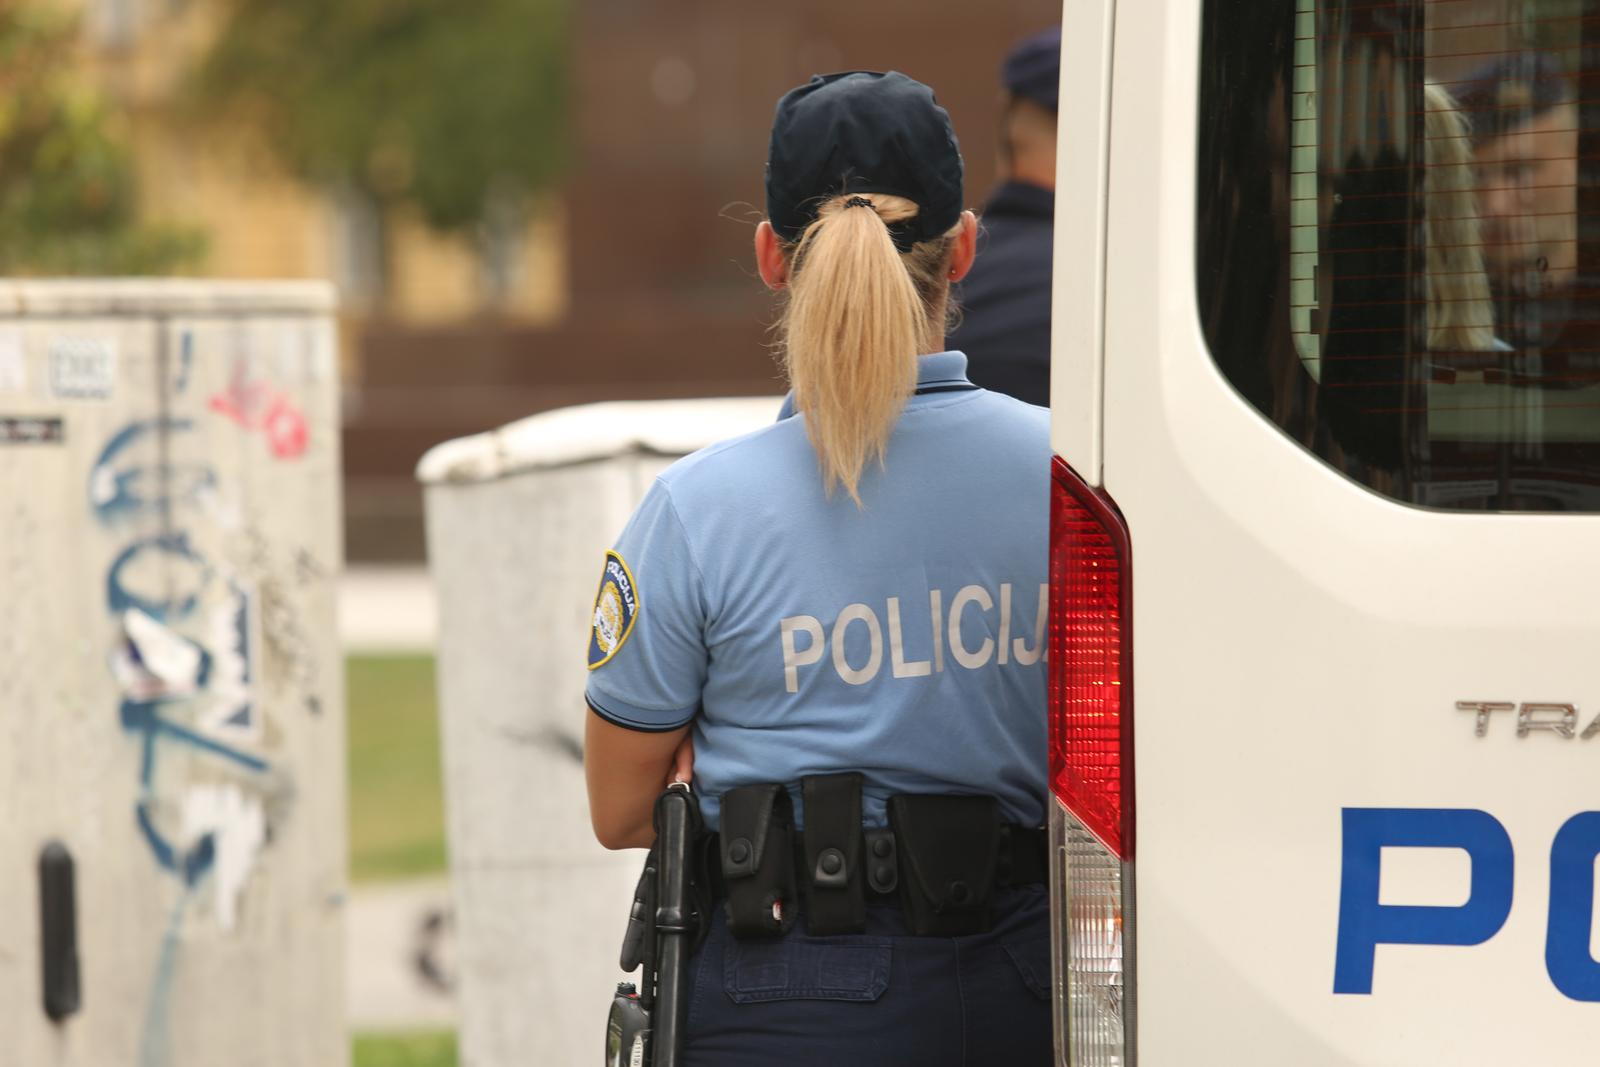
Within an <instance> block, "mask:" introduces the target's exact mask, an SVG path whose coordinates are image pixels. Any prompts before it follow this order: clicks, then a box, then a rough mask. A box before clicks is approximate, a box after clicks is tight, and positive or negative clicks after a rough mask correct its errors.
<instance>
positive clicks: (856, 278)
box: [778, 193, 959, 506]
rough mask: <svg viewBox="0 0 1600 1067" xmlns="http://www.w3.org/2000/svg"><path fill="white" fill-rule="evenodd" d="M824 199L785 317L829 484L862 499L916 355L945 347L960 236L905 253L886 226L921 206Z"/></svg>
mask: <svg viewBox="0 0 1600 1067" xmlns="http://www.w3.org/2000/svg"><path fill="white" fill-rule="evenodd" d="M847 199H849V198H847V197H843V196H840V197H835V198H834V199H832V200H830V201H828V202H827V203H825V204H823V205H822V208H821V210H820V211H819V212H818V214H817V218H816V220H815V221H814V222H812V223H811V225H810V226H808V227H806V230H805V232H804V233H803V234H801V235H800V240H799V241H797V242H795V245H794V247H793V249H792V252H791V255H790V261H789V262H790V269H789V286H788V305H787V307H786V308H785V310H784V315H783V318H782V320H781V321H780V322H779V324H778V330H779V338H780V343H781V345H782V348H783V355H784V365H785V367H786V369H787V371H788V374H789V382H790V385H791V386H792V387H793V389H794V396H795V405H796V407H797V408H798V409H799V410H800V411H801V412H802V413H803V414H804V415H805V418H806V433H807V434H808V435H809V436H810V438H811V444H812V447H813V448H815V449H816V452H817V463H818V466H819V467H820V468H821V471H822V482H823V489H824V491H825V492H826V493H827V494H829V495H830V496H831V495H832V493H833V491H834V489H835V488H837V487H838V486H841V485H842V486H843V487H844V489H845V491H846V492H847V493H849V494H850V498H851V499H852V500H854V501H855V502H856V504H857V505H858V506H859V505H860V504H861V494H860V484H861V474H862V471H863V470H864V469H865V468H866V465H867V463H868V462H869V461H871V460H874V459H876V460H877V461H878V462H879V463H882V462H883V458H884V453H885V451H886V450H887V448H888V445H889V435H890V434H891V433H892V432H893V431H894V425H895V422H896V421H898V419H899V417H900V412H901V410H902V409H903V408H904V407H905V403H906V399H907V398H908V397H910V395H911V393H912V391H913V390H914V389H915V387H916V381H917V356H918V355H920V354H921V353H924V352H935V351H938V350H939V349H941V348H942V347H944V331H945V321H944V317H945V305H946V297H947V294H948V291H949V287H948V286H947V284H946V283H945V269H946V264H947V262H948V260H949V256H950V246H951V235H952V234H954V233H955V232H957V231H958V230H959V226H958V227H957V229H956V230H952V231H951V234H946V235H945V236H944V237H942V238H940V239H938V240H935V241H927V242H924V243H922V244H918V245H914V246H912V249H911V251H909V252H907V253H905V254H904V255H902V254H901V253H900V251H899V250H898V249H897V248H896V247H895V245H894V241H893V240H892V239H891V237H890V236H889V230H888V226H887V224H889V223H893V222H898V221H900V220H902V219H908V218H910V217H912V216H913V215H915V214H916V213H917V205H916V204H914V203H912V202H911V201H910V200H906V199H904V198H903V197H898V196H889V195H886V194H882V193H873V194H871V195H870V196H868V197H867V199H869V200H870V201H871V203H872V206H871V207H864V206H860V205H858V206H856V207H847V206H845V205H846V202H847Z"/></svg>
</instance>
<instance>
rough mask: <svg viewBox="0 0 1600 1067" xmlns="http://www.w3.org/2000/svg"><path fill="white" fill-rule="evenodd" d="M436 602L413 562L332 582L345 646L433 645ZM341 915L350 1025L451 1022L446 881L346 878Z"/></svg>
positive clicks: (352, 572)
mask: <svg viewBox="0 0 1600 1067" xmlns="http://www.w3.org/2000/svg"><path fill="white" fill-rule="evenodd" d="M438 624H439V622H438V609H437V607H436V604H435V601H434V596H433V584H432V580H431V578H430V577H429V575H428V572H427V571H426V570H425V569H424V568H422V567H420V566H418V567H359V566H358V567H350V568H348V569H347V570H346V571H345V574H344V576H343V577H342V578H341V580H340V582H339V637H340V640H341V642H342V644H343V645H344V649H345V652H346V653H347V654H349V653H366V654H374V653H377V654H383V653H416V652H432V651H433V647H434V641H435V637H436V635H437V633H438ZM349 901H350V904H349V909H348V911H347V913H346V916H345V946H346V954H345V961H346V962H345V998H346V1006H347V1015H348V1018H349V1025H350V1028H351V1029H352V1030H357V1031H370V1030H412V1029H433V1028H447V1027H452V1026H454V1025H455V1022H456V1006H455V996H454V994H453V993H452V992H451V991H450V988H449V986H450V984H451V981H452V979H453V977H454V973H455V951H454V948H455V944H454V932H453V929H452V927H451V925H450V918H449V916H450V883H449V879H448V878H447V877H445V876H443V875H441V876H439V877H437V878H428V879H423V880H419V881H405V882H385V883H377V884H370V883H369V884H363V885H356V886H352V887H351V890H350V896H349Z"/></svg>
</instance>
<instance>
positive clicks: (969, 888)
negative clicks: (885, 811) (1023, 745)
mask: <svg viewBox="0 0 1600 1067" xmlns="http://www.w3.org/2000/svg"><path fill="white" fill-rule="evenodd" d="M807 818H808V819H809V818H810V813H809V812H807ZM889 826H890V827H891V828H892V829H893V830H894V835H895V838H896V840H897V841H898V843H899V847H900V856H901V860H900V870H901V877H900V902H901V907H902V908H904V910H905V917H906V924H907V925H908V926H910V927H911V932H912V933H914V934H918V935H923V936H928V935H937V936H944V937H958V936H962V935H965V934H975V933H979V932H981V931H983V930H987V929H988V928H989V927H990V926H991V925H992V923H993V914H992V911H991V906H990V900H991V898H992V896H993V894H994V886H995V879H996V874H997V871H998V868H999V862H1000V844H1001V822H1000V802H999V801H998V800H996V799H995V798H994V797H988V796H949V795H944V794H926V795H924V794H914V795H901V796H893V797H890V798H889Z"/></svg>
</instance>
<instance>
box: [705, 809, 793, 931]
mask: <svg viewBox="0 0 1600 1067" xmlns="http://www.w3.org/2000/svg"><path fill="white" fill-rule="evenodd" d="M720 840H721V852H722V857H721V859H722V880H723V883H724V885H725V886H726V887H727V892H728V900H727V903H726V905H725V907H726V909H727V913H728V930H729V931H730V932H731V933H732V934H733V935H734V936H735V937H741V938H742V937H777V936H779V935H781V934H785V933H788V931H789V927H791V926H793V925H794V915H795V879H794V802H793V801H792V800H790V799H789V791H788V790H787V789H785V788H784V787H783V786H782V785H781V784H778V783H767V784H764V785H746V786H740V787H739V788H738V789H734V790H731V791H729V792H727V793H725V794H723V797H722V828H721V831H720Z"/></svg>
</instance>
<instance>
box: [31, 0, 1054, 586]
mask: <svg viewBox="0 0 1600 1067" xmlns="http://www.w3.org/2000/svg"><path fill="white" fill-rule="evenodd" d="M61 2H63V3H69V2H76V3H81V4H83V5H84V8H85V16H86V19H85V25H86V36H87V44H86V48H87V50H88V52H89V54H90V62H91V64H92V65H93V67H94V68H95V70H96V71H97V73H98V74H99V76H100V78H101V80H102V82H103V84H104V85H105V86H106V87H107V88H108V89H109V90H110V91H111V92H112V93H113V95H114V97H115V98H116V99H117V100H118V101H119V102H121V103H122V104H123V105H124V106H126V107H127V108H128V110H129V114H130V116H131V120H130V121H131V130H132V135H133V139H134V142H135V144H136V147H137V150H138V153H139V159H140V165H141V172H142V176H143V181H144V195H145V197H146V198H147V201H148V204H149V207H150V209H151V212H152V214H154V215H156V216H158V217H162V218H175V219H185V220H189V221H194V222H199V223H201V224H204V225H205V226H207V227H208V228H209V229H210V232H211V254H210V258H209V260H208V262H207V263H206V266H205V273H208V274H213V275H216V276H222V277H329V278H332V279H333V280H334V281H335V282H336V283H337V284H338V285H339V287H340V289H341V292H342V294H343V299H344V304H345V307H346V312H347V314H346V323H345V331H346V336H345V341H346V344H345V348H346V349H347V350H348V352H349V355H348V356H347V367H346V371H347V375H346V377H347V387H346V395H345V430H344V445H345V453H344V456H345V458H344V462H345V471H346V479H347V480H346V493H345V500H346V530H347V550H348V554H349V557H350V558H351V559H352V560H358V561H359V560H377V559H388V560H410V559H420V558H421V555H422V552H423V544H422V522H421V497H420V493H419V492H418V489H417V487H416V484H415V481H414V478H413V470H414V467H415V464H416V461H417V459H418V458H419V457H420V456H421V455H422V453H423V452H424V451H425V450H426V449H427V448H428V447H430V446H431V445H433V444H436V443H437V442H439V441H442V440H446V439H448V438H451V437H457V436H461V435H465V434H469V433H475V432H480V431H482V430H485V429H489V428H492V427H493V426H496V425H499V424H502V423H504V422H507V421H510V420H512V419H515V418H519V417H521V416H524V415H528V414H532V413H535V412H538V411H543V410H548V409H551V408H555V407H562V406H567V405H570V404H578V403H585V402H589V401H594V400H602V399H651V398H666V397H691V396H727V395H749V394H761V393H771V394H777V393H778V392H780V391H781V388H782V384H781V374H780V371H779V368H778V366H777V363H776V361H775V359H774V356H773V353H772V351H771V349H770V347H769V341H770V337H769V335H768V332H767V328H768V326H769V324H770V322H771V319H772V308H773V305H772V301H771V299H770V297H769V295H768V294H767V293H766V291H765V290H764V289H763V288H762V286H761V284H760V282H759V280H758V279H757V278H756V276H755V273H754V269H753V266H752V264H751V255H750V241H751V235H752V229H753V227H754V224H755V222H756V221H758V220H759V218H760V213H761V205H762V199H763V193H762V181H761V178H762V165H763V163H764V161H765V156H766V142H767V135H768V130H769V125H770V121H771V115H772V107H773V104H774V103H775V101H776V100H777V98H778V96H780V95H781V94H782V93H783V92H784V91H785V90H787V89H788V88H790V87H791V86H793V85H796V84H798V83H800V82H802V81H804V80H805V79H806V78H807V77H809V76H810V75H811V74H813V73H820V72H826V71H832V70H846V69H897V70H902V71H905V72H906V73H908V74H911V75H912V76H914V77H917V78H920V79H922V80H923V81H926V82H928V83H929V84H931V85H933V86H934V88H935V89H936V90H937V92H938V94H939V98H940V100H941V102H943V103H944V104H945V106H946V107H947V108H948V109H949V110H950V113H951V115H952V117H953V118H954V121H955V125H956V130H957V133H958V135H959V136H960V137H961V139H962V145H963V149H964V152H965V155H966V160H967V174H968V187H967V200H968V203H969V204H970V205H972V206H973V207H978V206H980V205H981V203H982V200H983V197H984V195H985V193H986V191H987V189H988V188H989V186H990V184H991V183H992V180H993V175H994V152H995V138H996V130H995V119H996V114H997V104H998V102H999V87H998V74H997V71H998V67H999V64H1000V61H1001V58H1002V56H1003V55H1004V53H1005V51H1006V49H1007V48H1008V47H1009V46H1010V44H1011V43H1012V42H1013V41H1015V40H1016V39H1017V38H1019V37H1021V36H1023V35H1024V34H1026V33H1030V32H1032V31H1034V30H1037V29H1040V28H1042V27H1044V26H1046V25H1049V24H1051V23H1053V22H1055V21H1057V20H1058V19H1059V18H1060V15H1061V6H1060V4H1059V3H1057V2H1054V0H996V2H994V3H990V4H983V5H978V4H972V3H970V2H964V0H880V2H879V3H876V4H874V5H872V7H871V10H870V17H864V10H863V8H862V7H861V5H860V4H859V3H855V2H850V0H811V2H809V3H806V4H794V5H765V4H748V3H744V2H740V0H680V2H678V3H675V4H671V5H661V4H656V3H650V2H647V0H583V2H582V3H575V4H574V7H573V12H572V17H571V26H572V33H573V41H572V48H573V50H574V51H573V63H572V77H573V79H574V84H573V86H572V88H573V94H572V99H573V107H574V113H573V116H572V123H571V134H570V138H571V145H570V149H571V150H570V153H569V154H570V158H571V159H572V166H571V168H570V170H569V171H568V173H567V176H566V179H565V181H564V182H563V183H562V185H561V187H560V188H559V189H556V190H553V191H551V193H550V194H549V195H548V196H547V197H546V198H545V200H544V201H543V202H542V206H541V208H540V210H538V211H536V212H535V213H534V215H533V218H532V221H531V223H529V224H528V225H527V226H526V227H525V228H523V229H521V230H520V231H519V232H516V233H508V234H505V235H504V239H503V240H490V241H484V242H477V243H476V244H474V243H470V242H467V241H463V240H454V239H448V238H443V237H439V236H437V235H435V234H432V233H430V232H429V231H428V230H427V229H426V228H425V227H423V226H422V225H421V224H420V223H419V222H416V221H414V220H409V219H405V218H399V219H393V218H391V219H384V220H379V219H376V218H374V217H373V213H372V212H371V211H370V209H367V208H365V207H364V206H363V205H362V204H360V203H358V202H349V201H347V200H346V199H345V198H341V197H339V196H337V195H333V194H330V193H328V192H326V191H323V190H310V189H307V188H305V187H304V186H301V185H298V184H296V183H295V182H293V181H292V180H290V179H288V178H286V177H283V176H282V175H281V173H280V172H278V171H276V170H275V169H274V168H273V167H271V166H270V165H269V164H266V163H265V162H264V161H263V160H261V159H260V158H258V157H256V156H252V155H251V154H250V152H249V150H248V149H247V148H246V147H244V146H243V145H227V144H220V143H216V142H215V141H200V140H196V139H195V138H194V137H193V136H191V135H190V134H189V133H188V132H187V131H186V129H185V127H184V125H183V123H182V121H181V118H180V117H179V115H178V114H177V113H176V111H177V109H176V108H175V106H174V94H175V92H176V86H177V84H178V75H179V74H180V73H181V71H182V70H184V69H185V65H186V64H188V63H190V62H192V60H193V58H194V57H195V56H196V55H197V54H198V52H199V50H200V49H201V48H203V46H204V44H205V42H206V40H207V39H208V35H209V33H210V32H211V31H212V28H213V25H214V19H215V17H216V9H215V7H214V6H213V4H212V3H211V0H61ZM514 135H515V132H514V131H508V136H514ZM1063 150H1064V151H1070V150H1071V146H1064V147H1063ZM382 241H387V242H389V244H388V246H387V251H388V254H389V255H390V256H391V259H390V269H389V270H388V271H387V272H384V271H380V270H378V269H377V267H376V266H375V265H376V264H377V263H378V262H379V261H378V259H377V258H376V257H377V256H379V255H380V254H382V251H383V249H382V246H381V245H380V244H379V242H382ZM383 276H387V278H388V285H387V287H386V290H385V291H377V290H376V289H375V286H377V285H378V279H379V278H380V277H383Z"/></svg>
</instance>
